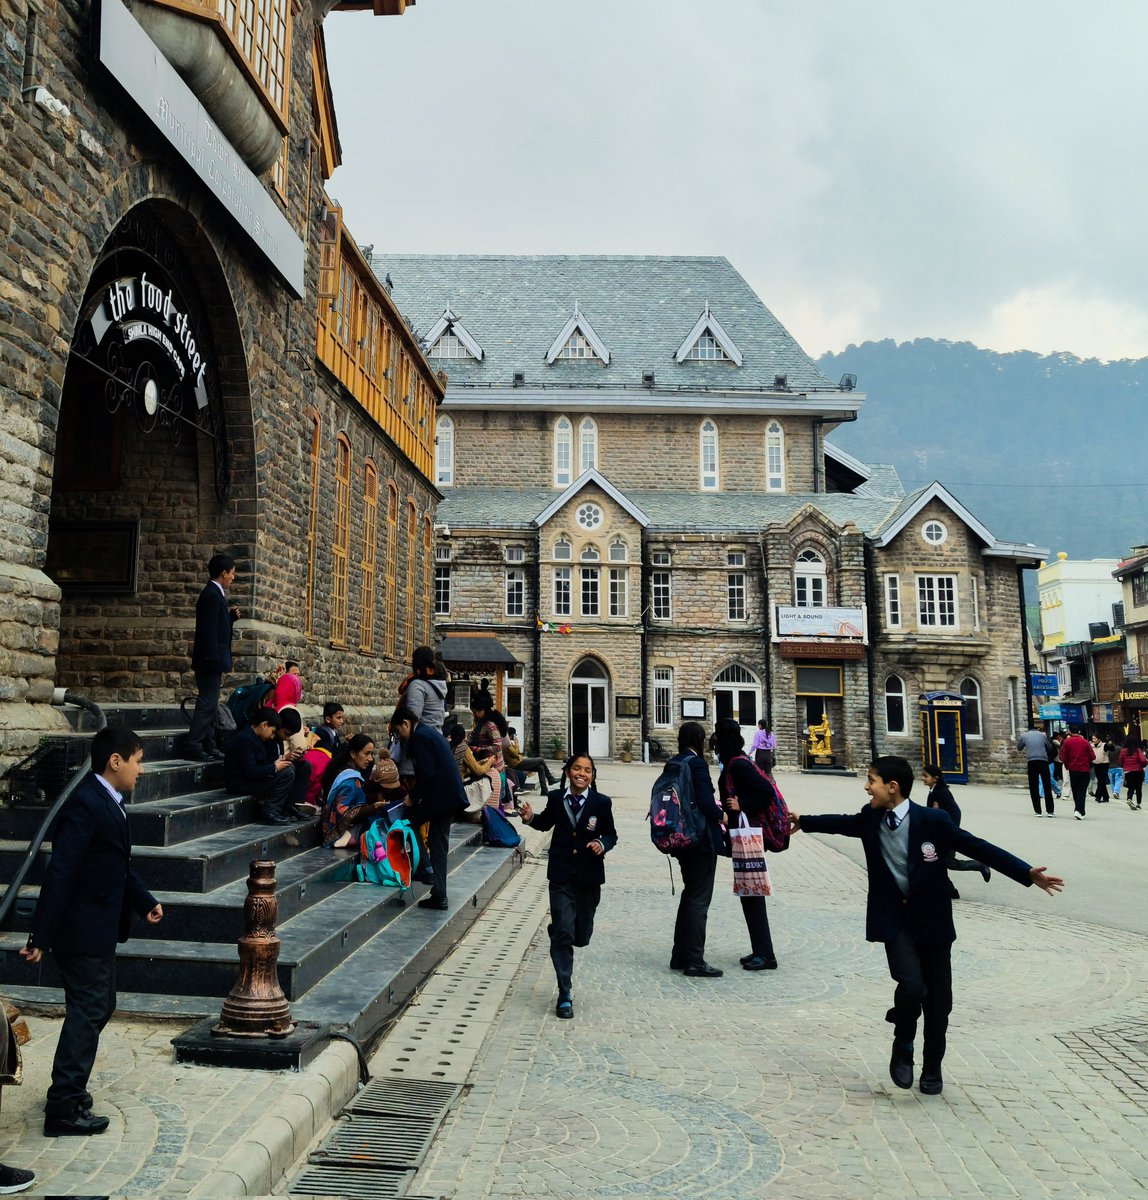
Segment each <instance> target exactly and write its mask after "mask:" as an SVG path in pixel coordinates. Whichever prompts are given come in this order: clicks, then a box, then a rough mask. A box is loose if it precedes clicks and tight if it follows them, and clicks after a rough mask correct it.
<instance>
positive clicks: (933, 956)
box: [885, 930, 953, 1070]
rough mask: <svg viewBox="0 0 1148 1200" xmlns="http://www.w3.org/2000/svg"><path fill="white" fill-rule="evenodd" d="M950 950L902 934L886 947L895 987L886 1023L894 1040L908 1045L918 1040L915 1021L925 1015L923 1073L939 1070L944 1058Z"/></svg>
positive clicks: (949, 1005) (950, 1001)
mask: <svg viewBox="0 0 1148 1200" xmlns="http://www.w3.org/2000/svg"><path fill="white" fill-rule="evenodd" d="M952 950H953V946H952V943H951V942H942V943H941V944H940V945H927V946H923V945H920V944H919V943H917V942H915V941H914V940H913V938H912V937H911V936H910V935H909V934H908V933H906V932H905V931H904V930H902V931H901V932H900V933H899V934H897V936H896V937H895V938H894V939H893V940H892V941H891V942H886V943H885V957H886V958H887V959H888V960H889V974H890V975H892V976H893V979H894V980H895V981H896V984H897V988H896V990H895V991H894V993H893V1007H892V1008H891V1009H889V1011H888V1012H887V1013H886V1014H885V1019H886V1020H887V1021H890V1022H891V1023H892V1025H893V1036H894V1038H896V1040H897V1041H898V1042H901V1043H903V1044H905V1045H908V1043H910V1042H912V1041H913V1040H914V1039H915V1038H916V1036H917V1019H918V1018H919V1017H920V1015H921V1013H922V1011H924V1014H925V1050H924V1053H923V1054H922V1056H921V1062H922V1065H923V1066H924V1068H925V1069H926V1070H935V1069H937V1068H939V1067H940V1065H941V1059H943V1058H944V1057H945V1034H946V1032H947V1031H948V1028H949V1013H951V1012H952V1011H953V971H952V962H951V957H952Z"/></svg>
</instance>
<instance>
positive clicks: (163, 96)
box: [0, 0, 442, 760]
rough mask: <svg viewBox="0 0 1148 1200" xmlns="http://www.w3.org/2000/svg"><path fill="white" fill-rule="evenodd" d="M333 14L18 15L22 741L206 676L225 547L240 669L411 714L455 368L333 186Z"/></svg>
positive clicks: (202, 0) (8, 241)
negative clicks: (63, 690) (195, 671)
mask: <svg viewBox="0 0 1148 1200" xmlns="http://www.w3.org/2000/svg"><path fill="white" fill-rule="evenodd" d="M331 7H332V6H331V5H330V4H316V5H315V6H313V7H312V6H310V5H307V6H301V5H299V4H297V3H293V2H289V0H265V2H264V3H260V4H258V5H254V4H246V5H235V4H230V5H222V4H219V3H217V2H216V0H151V2H145V0H135V2H134V3H132V4H130V6H129V5H126V4H125V3H124V2H123V0H102V3H100V4H93V5H88V4H58V5H45V4H43V3H39V2H38V0H13V3H11V4H6V5H5V6H4V15H3V18H2V20H3V27H4V36H5V56H4V60H3V68H2V70H3V77H2V78H3V86H4V95H5V98H6V110H5V111H6V120H5V124H4V134H3V144H4V148H5V161H6V163H7V166H6V168H5V171H6V185H5V188H4V190H3V193H2V194H0V220H2V223H3V226H4V228H5V230H6V237H5V245H4V248H3V250H2V251H0V257H2V259H3V271H2V275H3V282H2V284H0V312H2V314H3V319H2V320H0V357H2V358H3V362H4V365H5V369H4V371H3V373H2V375H0V396H2V404H0V433H2V435H3V436H2V437H0V459H2V461H3V477H4V500H3V506H4V507H3V511H4V516H5V520H4V523H3V528H2V529H0V602H2V603H3V607H4V612H5V619H4V621H3V623H0V759H6V760H11V759H12V758H13V757H16V756H18V755H19V754H20V753H21V751H22V750H24V749H25V748H27V747H28V746H29V745H30V744H35V742H36V741H37V740H38V738H39V737H40V735H41V734H43V733H45V732H47V731H49V730H51V729H53V728H62V727H63V724H64V723H63V718H62V717H61V716H60V715H59V713H58V712H57V711H56V710H53V709H51V708H50V707H49V705H48V701H49V700H50V698H51V696H52V692H53V689H54V688H57V687H69V688H72V689H73V690H75V691H76V692H78V693H81V694H83V695H86V696H89V697H91V698H92V699H95V700H97V701H99V700H104V701H117V700H118V701H148V702H155V703H168V704H170V703H171V702H172V701H173V700H174V699H177V698H178V697H179V696H180V695H182V694H187V693H190V692H192V691H193V690H194V683H193V677H192V674H191V670H190V662H189V656H190V645H191V636H192V628H193V625H194V606H195V598H196V595H197V593H198V591H199V589H200V588H201V587H202V586H203V584H204V582H205V574H204V568H205V566H206V564H207V561H208V559H209V558H210V556H211V555H212V554H213V553H214V552H216V551H223V552H227V553H231V554H233V555H234V556H235V557H236V558H237V560H238V567H239V577H238V581H237V586H236V589H235V591H234V593H233V595H234V599H235V600H236V602H237V603H238V604H239V606H240V607H241V609H242V610H243V613H244V619H243V620H242V621H241V622H240V624H239V626H238V637H237V646H236V649H237V650H238V658H237V662H236V668H235V675H234V676H233V678H232V682H235V681H236V678H238V679H242V678H243V677H244V676H245V675H246V676H247V677H250V675H251V674H253V673H254V672H255V671H257V670H260V669H266V667H268V666H269V665H271V664H272V663H274V662H276V661H281V660H282V659H284V658H294V659H298V660H299V661H300V662H301V663H302V664H303V671H304V675H305V678H306V688H307V692H306V695H307V697H309V698H310V697H313V698H318V699H322V698H323V697H324V696H330V695H332V694H335V695H337V696H338V698H339V699H340V700H342V701H343V702H344V703H345V704H347V705H348V706H349V707H351V706H354V707H363V706H366V705H368V704H374V705H376V706H379V705H380V704H381V705H386V704H387V703H389V702H390V700H391V699H392V698H393V696H394V694H395V687H396V685H397V682H398V680H399V679H400V678H401V675H402V674H403V673H404V670H403V668H404V664H405V663H406V662H408V661H409V653H410V648H411V646H412V645H414V644H417V643H418V642H420V641H422V640H424V639H425V638H426V637H427V636H428V635H429V632H430V619H431V613H430V607H429V599H428V597H429V595H430V593H431V585H432V579H431V575H430V568H429V566H427V565H426V564H427V563H428V561H429V558H430V547H431V529H432V524H433V517H434V509H435V506H436V504H437V500H438V494H437V492H436V490H435V488H434V485H433V482H432V479H431V473H432V463H433V446H432V438H433V429H434V419H435V418H434V414H435V409H436V406H437V403H438V402H439V400H440V398H441V395H442V385H441V384H440V382H439V380H438V379H437V377H436V374H435V371H434V370H433V368H432V367H431V365H430V364H429V363H428V362H427V360H426V358H425V356H424V355H423V353H422V351H421V349H420V347H419V345H418V343H417V342H416V340H415V338H414V336H413V335H412V333H411V331H410V330H409V329H408V327H407V326H406V324H405V322H404V321H403V320H402V318H401V316H400V314H399V312H398V310H397V308H396V307H395V305H394V303H393V302H392V300H391V298H390V296H389V294H388V292H387V289H386V288H385V286H384V285H383V284H382V283H381V282H380V281H378V280H376V279H375V277H374V275H373V274H372V273H371V271H370V270H369V269H368V268H367V265H366V260H365V258H364V257H363V255H362V254H361V253H360V252H359V250H358V248H357V247H356V245H355V243H354V241H353V239H352V238H351V237H350V235H349V234H348V233H347V232H346V231H345V230H343V229H342V228H341V226H340V223H339V212H338V208H337V206H336V205H335V204H333V203H332V202H331V201H330V200H329V199H328V198H327V196H326V195H325V193H324V181H325V180H326V178H327V177H328V176H329V175H330V174H331V172H332V171H333V170H334V168H335V166H336V165H337V164H338V161H339V142H338V133H337V127H336V122H335V116H334V110H333V107H332V103H331V96H330V89H329V87H328V82H327V71H326V62H325V55H324V52H323V38H322V25H321V21H322V19H323V17H324V16H325V14H326V13H327V12H328V10H329V9H330V8H331ZM340 7H341V8H366V9H367V11H368V12H370V11H372V10H373V11H374V12H376V13H401V11H402V10H403V8H404V7H405V0H376V2H374V3H372V4H366V3H354V2H345V3H343V4H341V5H340ZM335 19H360V20H366V19H369V17H366V16H361V17H357V18H348V17H345V16H344V15H342V14H340V15H339V16H337V17H336V18H335ZM397 136H398V137H399V138H400V140H399V141H398V142H397V143H396V144H395V145H393V146H392V147H391V148H390V152H391V153H392V155H393V158H394V160H395V162H396V163H398V162H399V161H401V157H402V145H401V135H397ZM412 136H413V134H412Z"/></svg>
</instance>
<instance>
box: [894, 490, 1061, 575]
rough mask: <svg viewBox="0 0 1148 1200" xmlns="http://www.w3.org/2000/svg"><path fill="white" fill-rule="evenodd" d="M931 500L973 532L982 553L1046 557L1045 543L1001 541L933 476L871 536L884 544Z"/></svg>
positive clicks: (1036, 558)
mask: <svg viewBox="0 0 1148 1200" xmlns="http://www.w3.org/2000/svg"><path fill="white" fill-rule="evenodd" d="M934 500H938V501H940V503H941V504H943V505H944V506H945V507H946V508H947V509H949V511H950V512H952V513H953V515H954V516H956V517H957V518H958V519H960V520H961V521H963V522H964V523H965V525H967V526H968V528H969V529H971V530H972V532H973V533H975V534H976V535H977V537H979V538H980V539H981V541H982V542H984V544H985V550H984V553H985V554H987V555H991V556H992V557H994V558H1017V559H1024V560H1029V559H1031V560H1033V561H1039V560H1041V559H1044V558H1047V557H1048V549H1047V547H1040V546H1034V545H1032V543H1031V542H1029V543H1021V542H1002V541H1000V539H998V538H997V537H996V535H995V534H993V533H992V532H991V530H989V529H988V527H987V526H985V525H983V524H981V522H980V521H978V520H977V518H976V517H974V516H973V514H972V513H971V512H969V510H968V509H967V508H965V506H964V505H963V504H962V503H961V502H960V501H959V500H958V499H957V498H956V497H955V496H954V495H953V494H952V492H950V491H949V490H948V488H946V487H945V486H944V484H942V483H938V482H937V481H936V480H934V481H933V482H932V483H930V484H929V486H928V487H923V488H921V489H919V490H918V491H916V492H913V493H912V495H909V496H906V497H905V499H904V500H903V501H902V503H901V504H900V505H898V507H897V510H896V511H895V512H894V513H893V514H891V516H890V518H889V520H888V521H887V522H886V523H885V524H884V525H883V526H882V527H881V528H880V530H879V531H878V533H877V536H876V538H875V539H874V540H875V542H876V544H877V545H878V546H880V547H882V548H883V547H885V546H887V545H889V543H890V542H891V541H892V540H893V539H894V538H895V537H896V536H897V535H898V534H899V533H901V532H902V530H904V528H905V527H906V526H907V525H908V524H909V523H910V522H911V521H912V520H913V518H914V517H916V516H917V515H918V514H919V513H920V512H921V511H922V510H923V509H924V508H925V506H926V505H928V504H931V503H932V502H933V501H934Z"/></svg>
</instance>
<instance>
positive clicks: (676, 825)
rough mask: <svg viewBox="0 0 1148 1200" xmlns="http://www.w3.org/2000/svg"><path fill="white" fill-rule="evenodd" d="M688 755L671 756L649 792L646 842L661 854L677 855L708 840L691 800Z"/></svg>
mask: <svg viewBox="0 0 1148 1200" xmlns="http://www.w3.org/2000/svg"><path fill="white" fill-rule="evenodd" d="M688 758H689V756H688V755H685V754H679V755H676V756H675V757H674V758H671V759H670V761H669V762H668V763H666V769H665V770H664V771H663V772H662V773H661V774H660V775H659V776H658V778H657V781H656V782H655V783H654V786H653V788H652V789H651V791H650V812H649V817H648V819H649V822H650V841H652V842H653V843H654V845H655V847H657V849H659V850H660V851H661V852H662V853H663V854H680V853H681V852H682V851H683V850H695V849H697V847H699V846H705V845H707V844H708V842H709V833H708V831H707V830H706V821H705V817H703V816H702V814H701V813H700V812H698V808H697V804H696V803H695V801H694V781H693V778H692V777H691V775H690V765H689V762H688Z"/></svg>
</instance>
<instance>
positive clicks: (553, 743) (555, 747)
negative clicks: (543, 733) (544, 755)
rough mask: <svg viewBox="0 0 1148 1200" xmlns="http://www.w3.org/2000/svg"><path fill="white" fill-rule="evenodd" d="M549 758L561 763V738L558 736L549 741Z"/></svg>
mask: <svg viewBox="0 0 1148 1200" xmlns="http://www.w3.org/2000/svg"><path fill="white" fill-rule="evenodd" d="M550 757H551V758H556V759H557V760H558V761H559V762H561V761H562V738H561V737H560V736H559V735H558V734H555V735H554V736H553V737H552V738H551V739H550Z"/></svg>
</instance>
